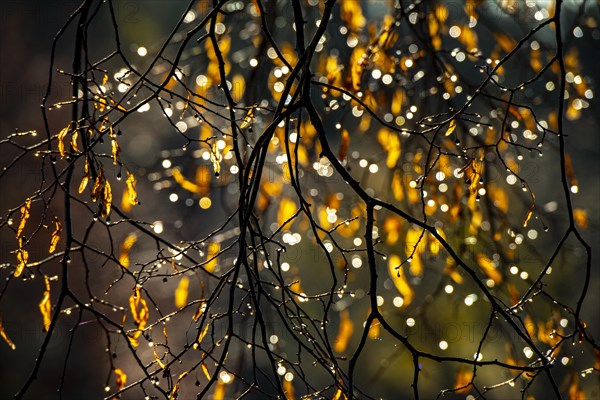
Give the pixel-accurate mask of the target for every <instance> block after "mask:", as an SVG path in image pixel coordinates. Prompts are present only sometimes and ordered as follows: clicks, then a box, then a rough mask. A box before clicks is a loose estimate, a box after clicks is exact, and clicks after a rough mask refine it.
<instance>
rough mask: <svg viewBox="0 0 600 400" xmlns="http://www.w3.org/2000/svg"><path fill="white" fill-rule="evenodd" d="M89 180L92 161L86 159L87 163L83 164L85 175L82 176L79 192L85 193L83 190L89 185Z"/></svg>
mask: <svg viewBox="0 0 600 400" xmlns="http://www.w3.org/2000/svg"><path fill="white" fill-rule="evenodd" d="M89 180H90V163H89V161H88V160H87V159H86V160H85V164H84V166H83V177H82V178H81V183H80V184H79V189H78V192H79V193H83V191H84V190H85V188H86V187H87V184H88V182H89Z"/></svg>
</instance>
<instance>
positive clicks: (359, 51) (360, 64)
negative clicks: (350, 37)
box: [349, 46, 367, 91]
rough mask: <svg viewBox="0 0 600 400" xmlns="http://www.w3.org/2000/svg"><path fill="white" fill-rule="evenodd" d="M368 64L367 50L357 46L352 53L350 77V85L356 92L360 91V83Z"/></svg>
mask: <svg viewBox="0 0 600 400" xmlns="http://www.w3.org/2000/svg"><path fill="white" fill-rule="evenodd" d="M366 64H367V56H366V54H365V49H364V48H363V47H361V46H356V47H355V48H354V51H353V52H352V56H351V57H350V75H349V81H350V82H349V83H350V85H351V87H352V89H354V90H356V91H358V90H360V81H361V79H362V74H363V72H364V70H365V65H366Z"/></svg>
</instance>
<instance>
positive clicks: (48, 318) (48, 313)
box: [39, 276, 52, 332]
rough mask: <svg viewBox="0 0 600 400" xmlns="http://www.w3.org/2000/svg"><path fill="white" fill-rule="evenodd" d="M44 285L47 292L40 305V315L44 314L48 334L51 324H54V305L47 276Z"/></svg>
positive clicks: (43, 320)
mask: <svg viewBox="0 0 600 400" xmlns="http://www.w3.org/2000/svg"><path fill="white" fill-rule="evenodd" d="M44 283H45V285H46V290H45V291H44V296H43V297H42V301H40V303H39V309H40V313H42V322H43V324H44V332H48V330H49V329H50V324H51V323H52V303H51V300H50V279H48V277H47V276H44Z"/></svg>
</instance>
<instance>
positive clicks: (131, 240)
mask: <svg viewBox="0 0 600 400" xmlns="http://www.w3.org/2000/svg"><path fill="white" fill-rule="evenodd" d="M136 241H137V235H136V234H135V233H130V234H129V235H127V237H126V238H125V240H123V243H121V253H120V254H119V264H121V265H122V266H123V267H124V268H128V267H129V263H130V260H129V251H130V250H131V248H132V247H133V245H134V244H135V242H136Z"/></svg>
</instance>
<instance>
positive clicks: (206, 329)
mask: <svg viewBox="0 0 600 400" xmlns="http://www.w3.org/2000/svg"><path fill="white" fill-rule="evenodd" d="M208 327H209V325H208V324H206V325H205V326H204V329H202V332H200V336H198V343H202V340H204V337H205V336H206V334H207V333H208Z"/></svg>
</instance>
